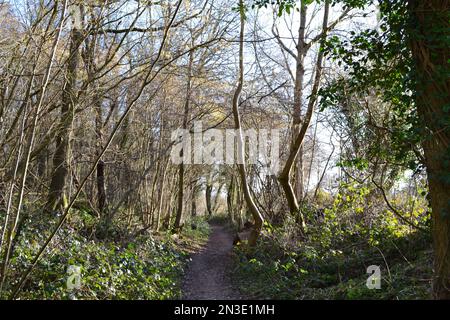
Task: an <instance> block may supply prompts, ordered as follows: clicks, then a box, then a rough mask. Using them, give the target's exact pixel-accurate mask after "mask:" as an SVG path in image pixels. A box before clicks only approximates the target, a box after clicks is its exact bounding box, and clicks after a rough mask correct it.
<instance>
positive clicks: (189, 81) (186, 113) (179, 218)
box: [174, 50, 194, 232]
mask: <svg viewBox="0 0 450 320" xmlns="http://www.w3.org/2000/svg"><path fill="white" fill-rule="evenodd" d="M193 63H194V51H193V50H192V51H190V52H189V63H188V70H187V72H188V74H187V85H186V101H185V103H184V115H183V129H187V124H188V121H189V110H190V105H191V103H190V102H191V86H192V65H193ZM181 153H182V154H181V156H183V153H184V150H183V149H182V150H181ZM184 171H185V164H184V163H183V162H182V163H181V164H180V165H179V171H178V207H177V215H176V218H175V226H174V231H175V232H178V231H179V230H180V228H181V225H182V220H183V205H184Z"/></svg>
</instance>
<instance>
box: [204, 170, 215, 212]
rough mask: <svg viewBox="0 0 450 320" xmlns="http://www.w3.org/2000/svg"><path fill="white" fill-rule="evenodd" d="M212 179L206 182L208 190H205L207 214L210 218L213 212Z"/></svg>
mask: <svg viewBox="0 0 450 320" xmlns="http://www.w3.org/2000/svg"><path fill="white" fill-rule="evenodd" d="M210 179H211V178H210V177H208V179H207V181H206V189H205V198H206V199H205V200H206V212H207V213H208V216H210V217H211V216H212V214H213V211H212V199H211V198H212V188H213V186H212V182H211V180H210Z"/></svg>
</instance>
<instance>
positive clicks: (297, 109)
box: [291, 1, 307, 200]
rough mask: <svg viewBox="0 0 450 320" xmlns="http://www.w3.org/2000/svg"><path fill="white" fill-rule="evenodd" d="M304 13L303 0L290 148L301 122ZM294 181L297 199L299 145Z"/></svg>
mask: <svg viewBox="0 0 450 320" xmlns="http://www.w3.org/2000/svg"><path fill="white" fill-rule="evenodd" d="M306 15H307V6H306V5H305V4H304V1H301V4H300V26H299V29H298V39H297V57H296V69H295V86H294V114H293V121H292V124H293V133H292V143H291V149H294V148H295V139H296V137H297V136H298V134H299V133H300V127H301V124H302V103H303V84H304V78H305V66H304V60H305V55H306V51H307V50H306V48H305V47H306V43H305V42H306V38H305V37H306V35H305V31H306ZM293 171H295V175H294V179H295V180H294V181H295V193H296V197H297V198H298V199H300V200H301V199H302V197H303V184H304V183H303V147H300V150H299V151H298V155H297V161H296V162H294V169H293Z"/></svg>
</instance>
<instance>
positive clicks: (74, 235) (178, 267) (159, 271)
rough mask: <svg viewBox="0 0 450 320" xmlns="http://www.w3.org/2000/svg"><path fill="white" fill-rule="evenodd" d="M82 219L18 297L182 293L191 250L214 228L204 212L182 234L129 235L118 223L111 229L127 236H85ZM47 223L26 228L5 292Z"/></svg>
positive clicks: (62, 235)
mask: <svg viewBox="0 0 450 320" xmlns="http://www.w3.org/2000/svg"><path fill="white" fill-rule="evenodd" d="M78 222H79V221H78ZM83 223H85V221H83ZM77 225H78V224H77V221H71V223H70V225H68V226H65V227H63V228H62V229H61V230H60V232H59V233H58V234H57V235H56V237H55V238H54V239H53V241H52V244H51V246H50V247H51V248H50V250H48V251H46V253H45V254H44V256H43V257H42V258H41V259H40V260H39V262H38V263H37V265H36V267H35V268H34V269H33V272H32V273H31V275H30V277H29V279H28V281H27V282H26V283H25V285H24V286H23V288H22V290H21V291H20V293H19V294H18V296H17V297H16V298H18V299H100V300H103V299H112V300H115V299H127V300H137V299H152V300H162V299H178V298H180V297H181V288H180V284H181V279H182V277H183V274H184V270H185V267H186V265H187V263H188V262H189V254H190V252H191V251H193V250H195V246H196V245H201V244H202V243H203V242H204V241H206V239H207V237H208V233H209V225H208V223H207V222H206V221H204V220H203V219H201V218H196V219H194V220H192V221H188V222H186V224H185V227H184V228H183V231H182V234H181V235H178V236H174V235H172V234H171V233H169V232H160V233H158V234H156V233H152V232H148V231H146V232H142V233H141V234H140V235H135V234H133V235H128V236H127V234H126V232H124V231H121V230H119V227H118V226H116V227H114V228H115V229H116V231H117V232H116V233H111V234H115V235H117V234H122V236H121V237H116V238H113V239H111V238H109V239H107V240H105V239H103V240H98V239H95V237H93V239H92V237H91V239H89V238H87V237H86V236H84V235H85V234H86V232H82V231H86V228H84V227H83V228H81V229H77V228H76V226H77ZM47 228H48V226H46V227H45V228H44V227H42V226H40V225H32V224H30V225H27V226H26V227H25V228H24V230H22V233H21V235H20V237H19V241H18V242H17V244H16V247H15V249H14V255H13V257H12V259H11V264H10V267H9V269H8V274H7V281H6V286H5V288H4V290H3V292H2V296H1V298H4V299H5V298H8V297H10V294H11V292H12V290H13V288H14V287H15V285H16V284H17V281H18V279H19V278H20V276H21V275H22V274H23V271H24V270H25V269H26V268H27V267H28V266H29V264H30V261H31V260H32V258H33V257H34V256H35V255H36V253H37V251H38V249H39V247H40V245H41V244H42V243H43V241H44V240H45V238H46V237H47V236H48V232H47V230H46V229H47ZM114 228H113V229H114ZM78 272H79V273H78ZM78 274H79V277H78ZM78 279H79V282H77V281H78Z"/></svg>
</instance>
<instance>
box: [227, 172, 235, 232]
mask: <svg viewBox="0 0 450 320" xmlns="http://www.w3.org/2000/svg"><path fill="white" fill-rule="evenodd" d="M234 194H235V183H234V176H231V180H230V183H229V185H228V190H227V209H228V216H229V218H230V221H231V222H232V223H233V222H234V208H235V201H234V198H235V196H234Z"/></svg>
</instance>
